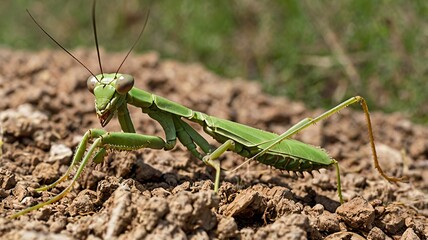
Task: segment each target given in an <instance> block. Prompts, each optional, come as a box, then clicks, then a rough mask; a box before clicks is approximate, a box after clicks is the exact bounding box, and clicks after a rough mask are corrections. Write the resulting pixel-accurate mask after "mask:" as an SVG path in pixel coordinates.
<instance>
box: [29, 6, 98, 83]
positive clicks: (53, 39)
mask: <svg viewBox="0 0 428 240" xmlns="http://www.w3.org/2000/svg"><path fill="white" fill-rule="evenodd" d="M26 10H27V13H28V15H30V17H31V19H32V20H33V22H34V23H35V24H36V25H37V26H38V27H39V28H40V30H42V31H43V32H44V33H45V34H46V35H47V36H48V37H49V38H50V39H51V40H52V41H53V42H54V43H56V45H58V46H59V47H60V48H61V49H62V50H64V51H65V52H66V53H67V54H68V55H70V56H71V57H72V58H73V59H74V60H76V61H77V62H78V63H79V64H80V65H82V66H83V67H84V68H85V69H86V70H88V72H89V73H90V74H91V75H92V76H94V77H95V79H96V78H97V77H96V76H95V74H94V73H93V72H92V71H91V70H89V68H88V67H86V66H85V64H83V63H82V62H81V61H80V60H79V59H77V57H75V56H74V55H73V54H71V53H70V51H68V50H67V49H66V48H65V47H63V46H62V45H61V44H60V43H59V42H58V41H57V40H55V38H53V37H52V36H51V35H50V34H49V33H48V32H47V31H46V30H45V29H43V27H42V26H41V25H40V24H39V23H38V22H37V21H36V19H35V18H34V17H33V16H32V15H31V13H30V11H28V9H26ZM97 81H98V79H97Z"/></svg>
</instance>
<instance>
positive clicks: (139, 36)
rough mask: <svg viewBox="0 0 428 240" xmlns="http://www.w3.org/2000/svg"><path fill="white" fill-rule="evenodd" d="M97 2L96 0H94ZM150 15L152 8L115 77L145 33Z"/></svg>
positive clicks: (148, 11)
mask: <svg viewBox="0 0 428 240" xmlns="http://www.w3.org/2000/svg"><path fill="white" fill-rule="evenodd" d="M94 2H95V1H94ZM149 15H150V9H149V10H147V15H146V20H145V21H144V26H143V28H142V29H141V31H140V34H139V35H138V37H137V39H136V40H135V42H134V44H132V47H131V48H130V49H129V51H128V53H127V54H126V56H125V58H124V59H123V61H122V63H120V65H119V67H118V68H117V70H116V72H115V74H114V78H116V75H117V73H118V72H119V70H120V68H121V67H122V65H123V63H125V61H126V59H127V58H128V56H129V54H130V53H131V52H132V50H133V49H134V47H135V45H137V43H138V41H139V40H140V38H141V35H143V32H144V29H146V25H147V21H148V20H149Z"/></svg>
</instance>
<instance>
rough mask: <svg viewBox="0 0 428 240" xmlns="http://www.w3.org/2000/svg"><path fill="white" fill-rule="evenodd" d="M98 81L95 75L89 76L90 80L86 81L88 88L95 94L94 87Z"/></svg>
mask: <svg viewBox="0 0 428 240" xmlns="http://www.w3.org/2000/svg"><path fill="white" fill-rule="evenodd" d="M97 82H98V80H97V79H96V78H95V77H94V76H90V77H89V78H88V80H87V81H86V85H87V87H88V90H89V92H91V93H92V94H94V88H95V85H96V84H97Z"/></svg>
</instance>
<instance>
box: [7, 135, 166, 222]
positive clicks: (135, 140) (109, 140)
mask: <svg viewBox="0 0 428 240" xmlns="http://www.w3.org/2000/svg"><path fill="white" fill-rule="evenodd" d="M92 138H95V141H94V142H93V143H92V145H91V147H90V148H89V150H88V152H87V153H86V155H85V156H84V157H83V155H84V152H85V150H86V145H87V142H88V141H89V139H92ZM164 146H165V141H164V140H163V139H162V138H160V137H157V136H149V135H142V134H136V133H119V132H113V133H106V132H105V131H104V130H101V129H91V130H89V131H87V132H86V133H85V135H84V139H83V140H82V142H81V143H80V144H79V147H78V149H77V151H76V154H75V157H74V159H73V161H72V164H71V166H70V167H69V169H68V170H67V172H66V174H64V176H62V177H61V178H60V179H61V181H62V180H65V179H66V178H67V177H68V176H69V175H70V173H71V170H70V169H71V168H72V167H73V166H75V165H76V164H77V163H78V162H80V165H79V168H78V169H77V171H76V174H75V175H74V177H73V179H72V180H71V183H70V184H69V185H68V186H67V187H66V188H65V189H64V190H63V191H62V192H61V193H59V194H58V195H56V196H54V197H53V198H51V199H49V200H48V201H46V202H43V203H39V204H37V205H35V206H32V207H29V208H26V209H24V210H22V211H20V212H18V213H15V214H13V215H12V216H10V217H11V218H16V217H19V216H21V215H23V214H26V213H28V212H30V211H33V210H37V209H39V208H41V207H43V206H46V205H48V204H51V203H54V202H56V201H58V200H60V199H61V198H63V197H64V196H65V195H66V194H67V193H68V192H69V191H70V190H71V189H72V188H73V185H74V183H75V182H76V181H77V179H78V178H79V176H80V175H81V173H82V172H83V169H84V168H85V167H86V165H87V164H88V161H89V159H90V158H91V157H92V155H93V154H94V152H95V150H97V149H101V150H103V149H106V148H108V149H115V150H125V151H129V150H134V149H140V148H152V149H162V148H164ZM82 157H83V160H82ZM81 160H82V161H81ZM61 181H59V180H58V181H56V182H55V183H53V184H51V185H49V186H47V187H43V188H40V189H49V188H50V187H54V186H55V185H56V184H58V183H59V182H61Z"/></svg>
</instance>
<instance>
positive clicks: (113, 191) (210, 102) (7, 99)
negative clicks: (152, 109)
mask: <svg viewBox="0 0 428 240" xmlns="http://www.w3.org/2000/svg"><path fill="white" fill-rule="evenodd" d="M74 53H75V54H76V56H77V57H78V58H79V59H81V60H82V61H83V62H85V63H86V64H87V65H88V67H89V68H90V69H98V67H97V60H96V55H95V54H94V53H93V52H92V51H84V50H77V51H74ZM102 56H103V65H104V69H107V70H110V71H114V70H115V69H116V67H117V65H118V64H119V63H120V61H121V60H122V58H123V53H115V54H107V53H102ZM122 72H126V73H129V74H131V75H133V76H134V77H135V79H136V86H137V87H139V88H143V89H146V90H148V91H151V92H153V93H155V94H158V95H160V96H164V97H166V98H168V99H170V100H173V101H176V102H179V103H181V104H183V105H185V106H188V107H190V108H192V109H195V110H198V111H202V112H205V113H207V114H210V115H213V116H217V117H220V118H225V119H229V120H233V121H237V122H240V123H243V124H247V125H250V126H254V127H257V128H260V129H264V130H269V131H272V132H276V133H282V132H284V131H285V130H286V129H287V128H289V127H290V126H292V125H293V124H294V123H297V122H298V121H299V120H301V119H303V118H305V117H314V116H317V115H319V114H321V113H322V112H323V110H322V109H315V110H308V109H306V108H305V106H304V105H303V104H302V103H296V102H291V101H289V100H287V99H286V98H282V97H272V96H268V95H266V94H264V93H262V91H261V88H260V86H259V85H257V84H256V83H252V82H248V81H243V80H241V79H234V80H233V81H228V80H226V79H222V78H221V77H220V76H216V75H215V74H213V73H210V72H209V71H208V70H206V69H204V67H202V66H200V65H199V64H183V63H178V62H175V61H167V60H160V59H159V57H158V55H157V54H156V53H148V54H144V55H137V54H134V55H133V56H131V57H130V58H129V59H128V60H127V62H126V64H125V66H124V68H123V70H122ZM88 75H89V74H88V73H87V72H86V71H85V69H83V68H82V67H81V66H79V65H78V64H77V63H75V62H74V60H73V59H71V58H70V57H69V56H67V55H66V54H64V53H62V52H59V51H43V52H38V53H30V52H20V51H11V50H7V49H1V50H0V98H1V101H0V123H1V135H0V136H1V139H0V140H1V142H0V144H1V143H2V146H1V154H2V155H1V162H0V200H1V205H0V236H2V238H7V239H46V238H52V239H56V238H61V239H143V238H145V239H170V238H171V239H172V238H174V239H213V238H218V239H228V238H229V239H274V238H277V239H307V238H310V239H427V236H428V218H427V216H428V200H427V192H428V141H427V140H426V138H427V136H428V128H427V127H423V126H419V125H415V124H413V123H412V122H410V121H409V120H407V119H406V118H405V117H403V116H402V115H400V114H399V113H397V114H392V115H386V114H382V113H378V112H372V121H373V127H374V134H375V139H376V144H377V148H378V153H379V157H380V160H381V162H380V163H381V166H382V167H383V168H384V170H385V171H386V172H387V173H388V174H391V175H395V176H401V175H405V176H408V178H409V181H408V182H406V183H399V184H396V185H395V184H390V183H388V182H387V181H385V180H384V179H382V177H380V175H379V174H378V172H377V171H376V170H375V169H374V167H373V166H372V164H373V163H372V160H371V159H372V157H371V152H370V148H369V145H368V136H367V132H366V131H367V130H366V125H365V121H364V115H363V113H362V112H361V111H357V110H355V109H357V108H358V106H355V107H354V108H348V109H346V110H343V111H341V112H340V113H339V114H335V115H334V116H332V117H330V118H329V119H327V120H325V121H323V122H321V123H319V124H316V125H314V126H312V127H310V128H308V129H306V130H304V131H302V132H301V133H299V134H298V135H297V136H296V137H295V138H296V139H299V140H301V141H304V142H306V143H309V144H312V145H316V146H322V147H323V148H325V149H326V150H327V151H328V152H329V153H330V155H331V156H332V157H333V158H335V159H336V160H338V161H339V164H340V167H341V176H342V188H343V194H344V198H345V204H343V205H340V204H339V201H338V200H339V199H338V196H337V192H336V181H337V179H336V177H335V171H334V169H333V168H331V169H327V170H321V171H320V172H319V173H318V172H314V173H313V176H311V175H310V174H304V175H303V176H300V177H299V176H295V174H293V173H286V172H281V171H278V170H275V169H272V168H269V167H268V166H265V165H263V164H258V163H257V162H250V163H249V164H248V165H246V166H244V167H242V168H240V169H238V170H237V171H235V172H230V171H229V172H228V171H223V175H222V183H221V188H220V191H219V193H218V194H214V192H213V191H212V189H213V183H212V180H213V177H214V171H213V169H211V168H210V167H207V166H205V165H204V163H203V162H201V161H199V160H197V159H195V158H193V157H192V156H191V154H190V153H189V152H188V151H187V150H186V149H185V148H184V147H183V146H182V145H181V144H180V143H178V144H177V146H176V147H175V148H174V149H173V150H172V151H169V152H165V151H162V150H150V149H144V150H139V151H132V152H110V153H109V154H108V157H106V158H105V161H104V162H103V163H102V164H98V165H95V164H91V165H89V166H88V167H87V169H86V170H85V172H84V173H83V174H82V177H81V178H80V179H79V181H78V184H76V185H75V187H74V189H73V190H72V191H71V192H70V193H69V194H68V195H66V197H64V198H63V199H61V200H60V201H59V202H56V203H54V204H51V205H49V206H46V207H44V208H41V209H39V210H37V211H34V212H31V213H29V214H27V215H24V216H22V217H20V218H19V219H9V218H8V216H10V215H11V214H13V213H15V212H16V211H18V210H22V209H24V208H26V207H28V206H32V205H34V204H37V203H39V202H42V201H46V200H48V199H49V198H50V197H51V196H53V195H55V194H58V193H59V192H60V191H62V190H63V189H64V188H65V187H66V186H67V182H64V183H61V184H59V185H58V186H57V187H56V188H54V189H52V190H49V191H46V192H42V193H37V192H35V191H34V189H35V188H37V187H40V186H42V185H44V184H48V183H52V182H53V181H55V180H56V179H58V178H59V177H60V176H61V175H62V174H63V173H64V172H65V171H66V170H67V168H68V165H69V164H70V161H71V157H72V155H73V152H74V150H75V148H76V146H77V144H78V143H79V141H80V139H81V137H82V135H83V134H84V132H85V131H86V130H88V129H89V128H99V127H100V126H99V122H98V120H97V118H96V115H95V110H94V103H93V101H94V99H93V96H92V94H91V93H89V92H88V91H87V89H86V79H87V77H88ZM332 107H333V106H332ZM130 111H131V115H132V119H133V121H134V124H135V125H136V128H137V132H140V133H144V134H151V135H159V136H162V137H163V136H164V135H163V132H162V129H161V128H160V126H159V125H158V124H157V123H156V122H154V121H153V120H151V119H150V118H149V117H148V116H146V115H144V114H143V113H141V111H140V110H139V109H136V108H132V107H131V109H130ZM192 126H195V125H192ZM195 128H196V129H197V130H198V131H201V129H200V128H199V127H198V126H195ZM106 129H107V130H109V131H119V130H120V127H119V124H118V122H117V121H116V120H115V119H113V120H112V122H111V123H110V124H109V125H108V126H107V127H106ZM204 136H205V137H206V138H207V139H209V141H210V142H211V143H213V144H215V142H214V141H212V139H211V137H209V136H207V135H205V134H204ZM243 161H244V159H243V158H242V157H240V156H238V155H236V154H234V153H227V154H225V155H224V157H223V158H222V168H223V169H233V168H234V167H236V166H238V165H239V164H240V163H242V162H243Z"/></svg>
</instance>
